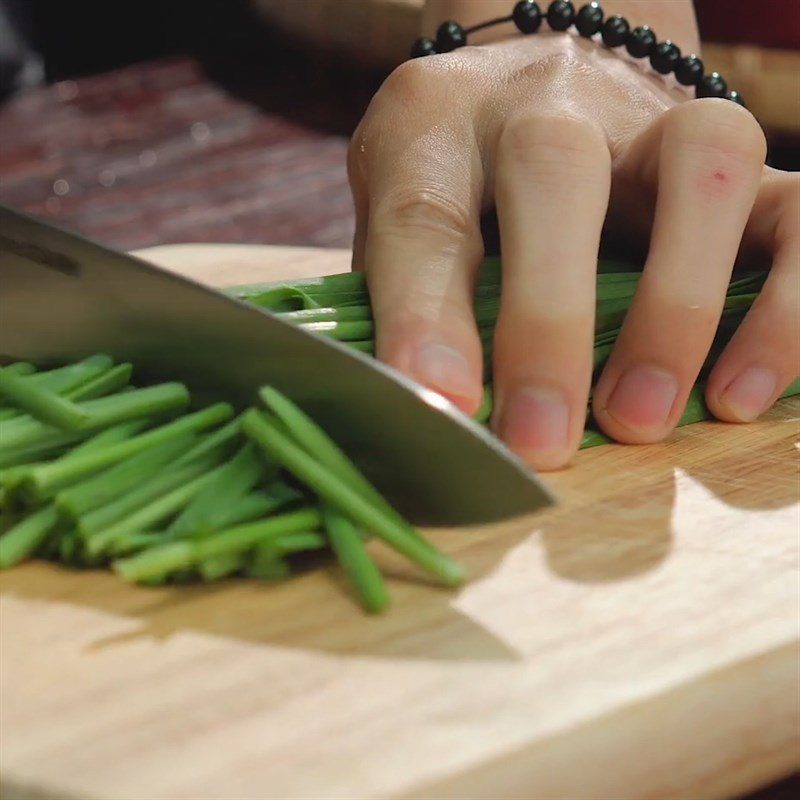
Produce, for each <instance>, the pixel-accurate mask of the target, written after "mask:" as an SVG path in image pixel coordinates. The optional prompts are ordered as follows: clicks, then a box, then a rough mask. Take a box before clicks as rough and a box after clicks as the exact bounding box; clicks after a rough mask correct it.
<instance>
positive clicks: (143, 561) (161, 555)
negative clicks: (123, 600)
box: [114, 509, 321, 581]
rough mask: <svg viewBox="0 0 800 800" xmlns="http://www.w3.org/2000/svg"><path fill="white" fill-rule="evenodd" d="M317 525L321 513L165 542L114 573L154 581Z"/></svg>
mask: <svg viewBox="0 0 800 800" xmlns="http://www.w3.org/2000/svg"><path fill="white" fill-rule="evenodd" d="M320 522H321V517H320V513H319V511H317V510H315V509H306V510H302V511H293V512H291V513H289V514H283V515H281V516H278V517H273V518H272V519H268V520H265V521H263V522H255V523H252V524H250V525H242V526H239V527H236V528H228V529H227V530H224V531H220V532H219V533H215V534H214V535H213V536H209V537H207V538H205V539H190V540H182V541H177V542H168V543H166V544H163V545H161V546H158V547H154V548H152V549H150V550H145V551H144V552H143V553H139V554H138V555H135V556H133V557H131V558H126V559H123V560H121V561H117V562H115V564H114V569H116V571H117V572H118V573H119V574H120V575H122V577H123V578H125V579H126V580H130V581H144V580H153V579H156V580H157V579H160V578H164V577H166V576H168V575H171V574H172V573H174V572H176V571H178V570H182V569H188V568H191V567H194V566H196V565H197V564H199V563H201V562H203V561H205V560H207V559H209V558H214V557H217V556H222V555H230V554H235V553H244V552H247V551H248V550H250V549H251V548H253V547H255V546H256V545H257V544H259V543H260V542H263V541H264V540H265V539H269V538H279V537H280V536H285V535H286V534H290V533H299V532H303V531H307V530H310V529H313V528H316V527H318V526H319V524H320Z"/></svg>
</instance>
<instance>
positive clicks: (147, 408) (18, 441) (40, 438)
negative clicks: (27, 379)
mask: <svg viewBox="0 0 800 800" xmlns="http://www.w3.org/2000/svg"><path fill="white" fill-rule="evenodd" d="M21 380H24V379H21ZM188 403H189V392H188V391H187V390H186V387H185V386H184V385H183V384H181V383H164V384H161V385H160V386H151V387H149V388H147V389H136V390H134V391H131V392H122V393H120V394H115V395H111V396H110V397H100V398H97V399H95V400H86V401H84V402H82V403H79V404H78V405H77V408H78V409H79V410H80V412H81V414H83V417H82V419H83V422H82V423H81V424H80V426H79V428H78V429H79V430H80V431H82V432H85V433H86V434H87V435H88V434H89V433H93V432H94V431H97V430H101V429H103V428H107V427H109V426H110V425H115V424H117V423H118V422H125V421H126V420H129V419H137V418H139V417H154V416H158V415H159V414H164V413H166V412H168V411H176V410H177V409H180V408H184V407H185V406H186V405H188ZM56 432H57V431H54V429H53V427H52V426H51V425H47V424H45V423H43V422H40V421H39V420H37V419H34V418H33V417H30V416H27V415H26V416H23V417H18V418H16V419H12V420H4V421H2V422H0V439H2V441H3V444H4V446H6V447H11V448H13V447H31V446H35V445H37V444H39V443H41V442H46V441H47V440H48V438H50V437H52V436H53V434H54V433H56Z"/></svg>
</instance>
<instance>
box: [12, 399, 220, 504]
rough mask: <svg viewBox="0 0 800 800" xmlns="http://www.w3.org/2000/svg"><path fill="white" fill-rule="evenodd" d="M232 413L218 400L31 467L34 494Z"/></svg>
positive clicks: (29, 480)
mask: <svg viewBox="0 0 800 800" xmlns="http://www.w3.org/2000/svg"><path fill="white" fill-rule="evenodd" d="M232 416H233V408H232V406H230V405H229V404H228V403H217V404H216V405H213V406H209V407H208V408H205V409H203V410H202V411H197V412H195V413H194V414H187V415H186V416H185V417H181V418H180V419H177V420H175V421H173V422H170V423H168V424H166V425H162V426H161V427H159V428H154V429H153V430H150V431H147V432H146V433H142V434H140V435H139V436H134V437H133V438H131V439H127V440H126V441H123V442H119V443H118V444H115V445H111V446H110V447H106V448H103V449H102V450H99V451H97V452H92V453H86V454H83V455H82V456H80V457H75V458H69V459H64V458H61V459H58V460H57V461H53V462H50V463H49V464H45V465H43V466H40V467H36V468H34V469H32V470H31V473H30V475H29V477H28V478H27V479H26V481H25V483H26V485H27V487H28V489H29V491H30V492H31V494H32V495H33V496H34V497H36V496H38V495H42V494H44V493H47V492H53V491H57V490H58V489H61V488H62V487H64V486H68V485H69V484H71V483H74V482H75V481H77V480H78V479H80V478H82V477H84V476H86V475H91V474H92V473H93V472H97V471H98V470H101V469H103V468H104V467H108V466H111V465H112V464H116V463H117V462H118V461H122V459H124V458H128V457H129V456H132V455H134V454H135V453H139V452H141V451H142V450H144V449H145V448H147V447H152V446H154V445H156V444H160V443H161V442H166V441H167V440H169V439H172V438H174V437H177V436H180V435H181V434H184V433H186V432H188V431H200V430H203V429H205V428H210V427H212V426H214V425H217V424H219V423H221V422H224V421H225V420H228V419H230V418H231V417H232Z"/></svg>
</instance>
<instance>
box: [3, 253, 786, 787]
mask: <svg viewBox="0 0 800 800" xmlns="http://www.w3.org/2000/svg"><path fill="white" fill-rule="evenodd" d="M237 254H238V255H237ZM151 255H152V256H153V257H155V258H157V260H159V261H161V262H162V263H167V262H169V263H171V264H175V263H176V260H177V261H178V262H182V263H186V264H191V269H190V271H191V272H192V273H193V274H197V275H203V276H204V277H205V278H206V279H209V277H211V278H212V279H213V278H215V277H216V278H217V279H219V280H224V281H225V282H228V281H233V282H237V283H238V282H241V283H244V282H252V281H257V280H266V279H270V278H278V277H281V276H284V275H293V276H295V277H296V276H298V275H299V274H314V273H316V274H318V273H319V272H320V271H324V269H325V267H323V266H322V265H323V262H324V263H326V264H328V268H330V267H331V266H333V265H336V264H342V263H345V262H346V260H347V253H346V252H343V251H342V252H339V253H334V254H325V255H323V256H322V257H321V259H320V260H319V261H317V260H315V259H309V257H308V256H309V253H308V252H304V253H301V254H298V255H299V260H295V259H294V254H293V253H292V252H291V251H290V250H286V249H275V250H272V249H268V248H263V249H247V250H245V249H239V250H236V251H234V250H232V249H230V248H224V249H210V250H208V251H207V252H206V253H205V254H204V253H203V252H202V251H196V250H195V251H193V252H190V250H187V249H184V250H183V251H182V252H181V251H174V252H172V253H170V252H168V251H165V250H161V251H157V252H155V253H153V254H151ZM237 258H238V259H239V264H240V266H239V269H238V270H237V269H234V268H233V265H234V262H235V261H236V260H237ZM217 264H223V265H225V268H224V271H221V272H220V273H219V274H218V275H216V276H215V275H214V267H215V265H217ZM799 432H800V403H798V402H796V401H785V402H783V403H781V404H780V405H779V406H778V407H776V408H775V409H773V410H772V411H771V412H770V413H769V414H767V415H766V417H765V418H764V419H763V420H761V421H759V422H758V423H755V424H753V425H750V426H727V425H723V424H716V423H703V424H699V425H694V426H690V427H687V428H684V429H682V430H681V431H679V432H678V433H677V434H676V435H675V436H674V437H673V438H672V439H671V440H670V441H669V442H667V443H664V444H661V445H657V446H652V447H641V448H626V447H618V446H609V447H604V448H597V449H594V450H590V451H586V452H584V453H582V454H580V456H579V457H578V459H577V463H576V465H575V467H574V468H573V469H571V470H569V471H566V472H563V473H560V474H557V475H553V476H549V477H548V481H549V483H550V484H551V485H552V487H553V488H554V489H555V490H556V491H557V493H558V494H559V496H560V499H561V502H560V504H559V505H558V506H557V507H555V508H554V509H552V510H550V511H548V512H546V513H543V514H539V515H536V516H534V517H531V518H525V519H518V520H513V521H509V522H507V523H504V524H501V525H492V526H486V527H483V528H479V529H459V530H436V531H431V532H430V535H431V536H432V537H433V538H434V539H435V541H436V542H437V544H439V545H440V546H442V547H443V548H444V549H445V550H447V551H448V552H449V553H452V554H453V555H455V556H456V557H457V558H458V559H460V560H461V561H462V562H463V563H464V565H465V566H466V567H467V568H468V570H469V572H470V575H471V576H472V580H471V581H470V583H469V584H468V585H467V586H466V587H465V588H464V589H463V590H461V591H460V592H444V591H440V590H438V589H435V588H433V587H431V586H429V585H427V584H426V583H425V582H423V581H422V580H421V579H419V578H418V576H416V574H414V573H412V572H411V571H410V570H409V569H407V568H406V567H405V566H403V565H401V564H400V563H399V562H397V561H396V560H395V559H393V558H391V557H390V556H388V555H387V554H386V553H385V552H383V551H382V550H380V549H378V550H376V556H377V557H378V558H379V559H380V561H381V563H382V564H383V565H384V567H385V568H386V570H387V571H388V572H389V573H390V574H391V575H392V576H393V577H392V579H391V581H390V584H391V590H392V594H393V597H394V600H395V606H394V608H393V609H392V610H391V612H390V613H389V614H387V615H386V616H384V617H382V618H379V619H373V618H367V617H365V616H363V615H362V614H361V613H359V612H358V611H357V610H356V608H355V607H354V605H353V603H352V601H351V599H350V598H349V596H348V594H347V591H346V588H345V587H344V586H343V584H342V581H341V579H340V577H339V576H338V574H337V570H336V569H334V568H333V567H330V568H323V569H318V570H316V571H314V572H313V573H309V574H305V575H302V576H299V577H297V578H294V579H293V580H291V581H288V582H286V583H284V584H281V585H276V586H268V585H258V584H255V583H254V582H246V581H231V582H227V583H224V584H222V585H220V586H209V587H195V588H181V589H178V588H164V589H152V590H149V589H143V588H137V587H130V586H127V585H125V584H123V583H122V582H121V581H120V580H118V579H117V578H115V577H114V576H112V575H109V574H105V573H87V574H85V573H76V572H69V571H66V570H61V569H59V568H56V567H53V566H48V565H43V564H32V565H28V566H25V567H22V568H19V569H17V570H13V571H11V572H9V573H5V574H3V575H2V578H0V645H2V646H1V647H0V698H2V703H0V737H2V759H1V760H0V781H1V783H0V788H2V793H3V797H4V798H8V800H16V799H17V798H26V799H27V798H37V800H42V799H44V798H46V800H55V799H56V798H59V799H60V798H65V797H68V798H80V800H94V799H95V798H103V799H104V800H118V799H119V800H122V799H123V798H124V799H126V800H128V799H130V800H141V798H148V800H150V799H151V798H152V799H154V800H162V798H163V800H201V799H203V798H208V800H212V799H213V800H228V798H230V800H234V799H235V800H250V799H251V798H252V800H272V799H273V798H274V799H275V800H278V799H279V798H280V800H285V799H286V798H298V799H300V798H315V799H316V798H342V799H344V798H347V800H356V799H357V798H409V799H410V798H425V800H428V798H453V800H456V798H457V799H458V800H466V799H467V798H475V800H494V799H495V798H500V797H502V798H504V799H505V798H509V800H514V799H515V798H519V799H520V800H522V798H525V800H529V799H530V798H532V799H533V800H551V799H552V800H567V799H568V798H569V800H580V799H581V798H591V800H608V798H614V800H618V799H619V800H625V798H630V799H631V800H634V799H636V800H638V799H639V798H661V799H671V798H687V799H689V798H690V799H691V800H704V798H723V797H734V796H737V795H739V794H741V793H742V792H745V791H748V790H750V789H752V788H754V787H757V786H759V785H763V784H765V783H767V782H768V781H770V780H773V779H775V778H778V777H780V776H782V775H785V774H788V773H789V772H791V771H792V769H795V768H797V766H798V763H799V759H798V752H800V708H798V698H799V697H800V693H799V692H798V688H799V687H798V669H799V668H800V664H799V663H798V641H799V640H800V603H799V602H798V601H799V600H800V544H799V543H798V530H800V502H798V489H799V488H800V484H799V483H798V481H799V480H800V479H799V478H798V449H800V442H798V433H799Z"/></svg>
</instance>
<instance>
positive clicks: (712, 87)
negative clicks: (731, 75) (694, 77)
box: [695, 72, 728, 97]
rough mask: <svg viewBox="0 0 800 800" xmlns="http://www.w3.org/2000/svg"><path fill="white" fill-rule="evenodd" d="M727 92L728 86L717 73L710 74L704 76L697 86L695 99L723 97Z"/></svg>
mask: <svg viewBox="0 0 800 800" xmlns="http://www.w3.org/2000/svg"><path fill="white" fill-rule="evenodd" d="M727 91H728V84H727V83H726V82H725V78H723V77H722V75H720V74H719V72H712V73H710V74H709V75H705V76H704V77H703V79H702V80H701V81H700V83H698V84H697V89H695V95H696V96H697V97H725V93H726V92H727Z"/></svg>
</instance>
